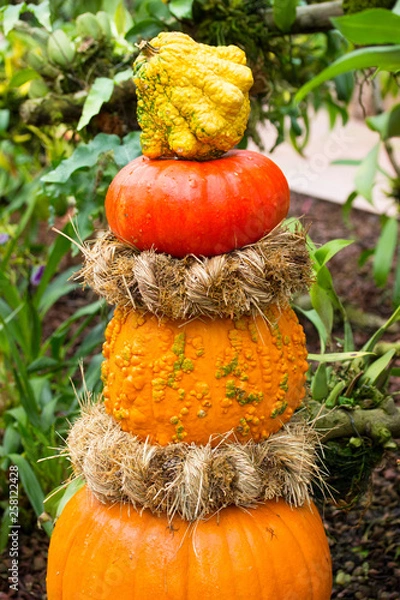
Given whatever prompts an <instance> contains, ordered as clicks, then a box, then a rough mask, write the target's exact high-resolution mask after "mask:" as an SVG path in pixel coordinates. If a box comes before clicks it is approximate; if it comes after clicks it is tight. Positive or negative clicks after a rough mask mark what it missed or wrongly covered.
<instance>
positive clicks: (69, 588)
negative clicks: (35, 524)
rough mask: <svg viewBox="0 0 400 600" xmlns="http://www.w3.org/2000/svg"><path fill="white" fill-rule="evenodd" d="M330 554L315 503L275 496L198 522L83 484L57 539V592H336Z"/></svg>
mask: <svg viewBox="0 0 400 600" xmlns="http://www.w3.org/2000/svg"><path fill="white" fill-rule="evenodd" d="M331 586H332V574H331V560H330V554H329V548H328V543H327V539H326V536H325V533H324V529H323V525H322V522H321V519H320V516H319V514H318V511H317V509H316V507H315V506H314V505H313V504H311V505H305V506H302V507H301V508H292V507H290V506H289V505H288V504H286V503H285V502H284V501H283V500H279V501H276V500H270V501H268V502H266V503H265V504H262V505H260V506H258V507H257V508H256V509H255V510H240V509H239V508H237V507H231V508H226V509H224V510H222V511H221V512H219V513H218V514H217V515H214V516H213V517H211V518H210V519H207V520H205V521H198V522H196V524H195V525H193V524H192V525H191V524H190V523H187V522H185V521H182V520H180V519H178V518H176V519H174V521H173V525H172V526H170V525H169V524H168V521H167V518H166V517H165V516H155V515H153V514H152V513H150V512H149V511H147V510H144V511H143V512H137V511H136V510H134V509H132V507H130V508H129V507H128V506H127V505H125V504H123V505H104V504H101V503H100V502H99V501H98V500H96V499H95V498H94V497H93V496H92V495H91V493H90V492H89V491H88V490H87V489H86V488H85V487H84V488H82V489H81V490H79V492H77V494H75V496H73V498H72V499H71V500H70V501H69V502H68V504H67V505H66V507H65V508H64V510H63V512H62V514H61V517H60V518H59V519H58V521H57V523H56V526H55V530H54V533H53V535H52V538H51V542H50V549H49V560H48V573H47V593H48V600H94V599H96V600H97V599H100V598H101V600H114V599H115V598H117V599H119V600H151V599H153V598H156V599H157V600H215V599H218V600H311V599H312V600H329V598H330V595H331Z"/></svg>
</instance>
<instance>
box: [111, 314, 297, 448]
mask: <svg viewBox="0 0 400 600" xmlns="http://www.w3.org/2000/svg"><path fill="white" fill-rule="evenodd" d="M266 318H267V319H268V322H267V321H266V320H264V319H263V318H262V317H261V316H259V317H257V318H251V317H242V318H241V319H239V320H237V321H232V320H230V319H215V320H212V319H193V320H192V321H190V322H188V323H183V322H179V321H171V320H167V319H165V320H161V321H159V320H158V319H157V317H155V316H154V315H151V314H148V313H147V314H143V313H141V312H138V311H134V310H128V309H121V308H118V309H117V310H116V312H115V315H114V317H113V319H112V320H111V321H110V323H109V324H108V326H107V329H106V335H105V338H106V341H105V343H104V346H103V354H104V357H105V359H106V360H105V361H104V362H103V365H102V377H103V382H104V391H103V395H104V399H105V407H106V410H107V412H108V413H109V414H111V415H112V416H113V417H114V418H115V419H117V420H118V421H119V422H120V425H121V428H122V429H123V430H124V431H130V432H132V433H134V434H135V435H137V436H138V437H139V438H140V439H146V438H147V437H149V439H150V441H151V442H152V443H159V444H161V445H166V444H168V443H170V442H179V441H185V442H190V443H191V442H194V443H197V444H205V443H207V442H208V441H209V438H210V436H212V435H214V434H227V433H228V432H231V431H232V430H233V432H234V435H235V436H236V437H237V439H238V440H239V441H241V442H245V441H246V440H249V439H251V438H252V439H254V440H255V441H259V440H262V439H266V438H267V437H268V436H269V435H270V434H271V433H273V432H275V431H278V430H279V429H280V428H281V427H282V424H283V423H284V422H286V421H288V420H289V419H290V417H291V416H292V414H293V411H294V410H295V409H296V408H297V407H298V405H299V404H300V402H301V400H302V398H303V397H304V393H305V390H304V383H305V372H306V370H307V368H308V364H307V362H306V356H307V353H306V349H305V336H304V332H303V329H302V327H301V326H300V325H299V323H298V321H297V317H296V315H295V313H294V312H293V311H292V309H291V308H289V307H287V308H285V309H283V310H282V312H281V313H280V312H279V310H278V309H277V308H276V307H271V309H270V310H269V312H268V314H266ZM218 441H219V440H218V439H216V442H215V443H218Z"/></svg>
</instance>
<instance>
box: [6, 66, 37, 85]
mask: <svg viewBox="0 0 400 600" xmlns="http://www.w3.org/2000/svg"><path fill="white" fill-rule="evenodd" d="M39 78H40V75H39V73H37V71H35V69H20V70H19V71H16V72H15V73H14V75H13V76H12V77H11V79H10V82H9V86H10V88H16V87H20V86H21V85H23V84H24V83H26V82H27V81H32V79H39Z"/></svg>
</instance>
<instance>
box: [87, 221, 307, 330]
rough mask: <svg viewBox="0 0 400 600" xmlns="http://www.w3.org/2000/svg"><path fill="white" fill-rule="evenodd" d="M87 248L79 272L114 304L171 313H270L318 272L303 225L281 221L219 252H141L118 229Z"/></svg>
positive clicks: (214, 315)
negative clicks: (175, 254) (291, 227)
mask: <svg viewBox="0 0 400 600" xmlns="http://www.w3.org/2000/svg"><path fill="white" fill-rule="evenodd" d="M81 250H82V252H83V255H84V265H83V268H82V269H81V270H80V271H79V272H78V274H77V276H76V278H77V279H81V280H83V282H84V284H86V285H88V286H90V287H91V288H92V289H93V290H94V291H95V292H96V293H97V294H98V295H99V296H101V297H103V298H105V300H106V301H107V302H108V303H109V304H111V305H129V306H132V307H133V308H135V309H136V308H138V309H144V310H148V311H150V312H152V313H154V314H156V315H158V316H160V317H163V316H164V317H167V318H170V319H191V318H194V317H199V316H207V317H211V318H223V317H227V318H239V317H241V316H243V315H245V314H246V315H250V314H258V313H260V312H261V313H262V312H263V311H264V310H265V309H266V308H267V307H268V306H269V305H271V304H278V305H279V304H287V302H288V300H290V299H291V298H292V297H293V296H294V295H295V294H299V293H302V292H304V291H305V290H306V289H307V288H308V287H309V285H310V283H311V280H312V269H311V264H310V258H309V253H308V250H307V246H306V233H305V232H304V230H302V229H301V228H297V230H295V231H291V230H289V229H287V228H285V227H283V226H279V227H277V228H275V229H274V230H273V231H272V232H270V233H269V234H268V235H266V236H265V237H264V238H263V239H261V240H259V241H258V242H256V243H254V244H251V245H249V246H246V247H244V248H241V249H239V250H234V251H232V252H229V253H228V254H221V255H218V256H214V257H211V258H207V257H197V256H193V255H188V256H186V257H184V258H182V259H177V258H173V257H171V256H170V255H167V254H163V253H157V252H155V251H154V250H148V251H142V252H138V251H136V250H135V249H134V248H132V247H130V246H127V245H126V244H124V243H123V242H121V241H119V240H117V239H116V238H115V237H114V236H113V234H112V233H110V232H103V233H102V234H100V236H99V237H98V239H97V240H95V241H94V242H91V243H90V242H89V243H88V242H86V243H83V244H82V246H81Z"/></svg>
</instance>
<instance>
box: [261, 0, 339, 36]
mask: <svg viewBox="0 0 400 600" xmlns="http://www.w3.org/2000/svg"><path fill="white" fill-rule="evenodd" d="M341 15H343V8H342V1H341V0H333V1H331V2H323V3H322V4H309V5H306V6H299V7H298V8H297V11H296V20H295V22H294V24H293V26H292V28H291V30H290V33H315V32H317V31H329V30H330V29H332V28H333V25H332V23H331V17H340V16H341ZM265 24H266V26H267V27H268V30H269V31H270V32H271V33H281V32H280V31H279V29H278V28H277V26H276V24H275V22H274V17H273V12H272V10H267V11H265Z"/></svg>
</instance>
